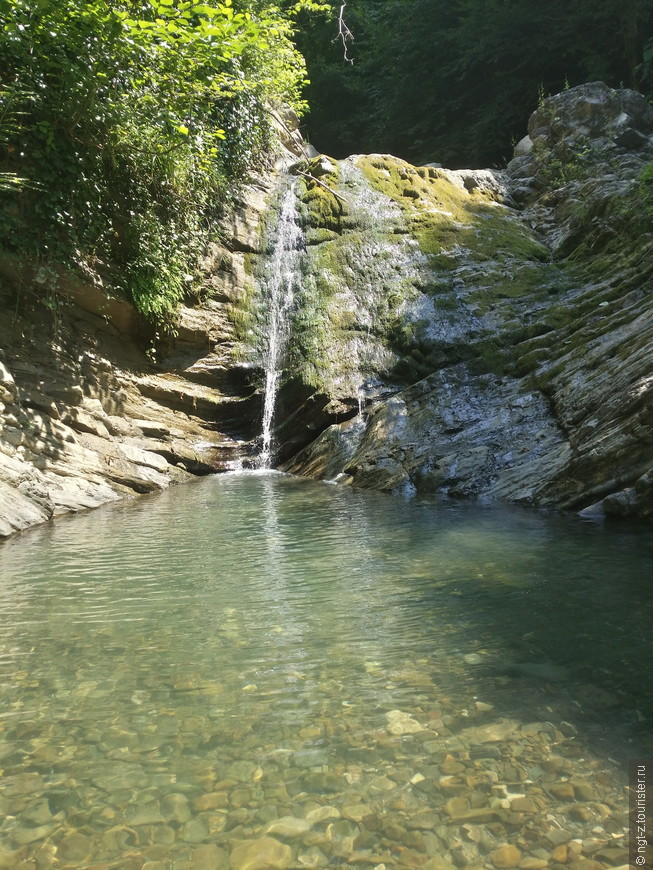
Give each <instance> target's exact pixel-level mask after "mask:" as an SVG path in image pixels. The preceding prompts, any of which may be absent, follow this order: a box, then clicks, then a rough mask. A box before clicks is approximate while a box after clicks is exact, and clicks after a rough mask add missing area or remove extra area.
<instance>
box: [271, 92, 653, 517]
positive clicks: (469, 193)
mask: <svg viewBox="0 0 653 870" xmlns="http://www.w3.org/2000/svg"><path fill="white" fill-rule="evenodd" d="M528 131H529V132H528V136H527V137H525V139H524V140H522V141H521V142H520V143H519V144H518V146H517V148H516V157H515V159H514V160H513V161H512V162H511V163H510V164H509V166H508V167H507V169H506V170H505V171H502V172H497V171H492V172H488V171H485V172H478V171H477V172H462V171H461V172H447V171H446V170H442V169H440V168H438V167H412V166H409V165H408V164H405V163H403V162H402V161H399V160H397V159H395V158H392V157H389V156H380V155H375V156H367V157H356V158H350V159H349V160H347V161H344V162H342V163H341V164H339V166H338V167H336V169H338V170H339V175H338V174H337V173H336V172H335V171H334V173H333V174H332V175H331V176H330V177H331V179H332V181H333V182H334V183H335V182H336V181H338V187H337V190H338V191H340V192H341V193H342V195H343V197H345V199H346V200H347V203H349V201H350V196H351V195H352V194H355V196H352V200H354V199H355V201H356V202H357V203H360V202H361V196H360V194H359V193H358V192H357V191H356V186H357V185H359V184H360V185H364V186H366V188H367V190H368V192H367V193H366V194H365V195H364V197H363V199H365V197H367V200H368V203H369V207H370V210H371V212H373V213H375V214H376V215H377V216H378V218H377V220H376V221H375V227H374V231H373V233H372V235H370V234H369V233H368V232H367V231H366V230H364V229H363V228H362V222H361V221H360V220H357V218H356V210H357V209H359V208H360V205H356V206H354V205H353V204H352V205H351V206H349V207H348V206H347V205H346V204H345V205H343V203H338V209H339V211H340V224H339V225H338V226H335V225H334V223H333V220H332V219H331V216H329V222H325V221H324V220H322V221H321V224H320V225H321V226H322V227H326V228H327V229H328V230H329V231H331V232H332V235H333V237H332V238H331V237H330V238H326V237H322V238H319V239H318V238H316V239H315V241H316V243H318V244H316V248H317V249H318V250H320V254H312V259H313V260H314V261H321V263H322V273H321V274H322V276H323V279H322V280H323V281H324V283H326V284H328V285H329V287H327V288H325V289H324V293H323V304H322V312H323V317H324V318H326V320H327V321H328V322H330V323H332V322H333V321H338V319H340V320H342V318H343V315H344V314H347V313H348V312H349V316H350V322H349V324H348V327H347V328H348V334H349V336H350V338H349V343H347V342H344V343H343V342H342V341H339V342H338V347H339V348H340V349H341V350H340V353H341V354H342V356H341V357H340V358H339V360H338V361H337V362H336V363H334V364H332V365H331V366H329V364H328V363H329V358H330V356H331V357H333V351H330V350H328V347H329V345H330V339H329V338H327V339H326V342H325V344H326V349H325V347H324V346H323V347H322V348H321V349H320V352H319V356H320V365H321V367H322V369H326V370H327V372H328V374H327V376H326V377H325V376H324V375H322V380H323V381H325V380H326V381H331V382H332V383H333V382H338V378H337V377H334V372H337V373H338V374H339V375H340V376H341V377H340V380H341V381H342V378H343V376H344V374H346V373H347V372H349V379H350V382H351V381H352V378H351V369H352V368H353V369H354V370H356V371H357V384H358V393H359V397H361V396H362V398H363V402H362V405H363V407H361V413H360V414H357V415H356V416H354V417H352V419H349V420H347V421H344V422H341V423H339V424H337V425H334V426H331V427H330V428H327V429H326V430H325V431H324V432H323V433H322V434H321V436H320V437H319V438H318V439H317V440H316V441H315V442H313V443H312V444H311V445H310V446H308V447H307V448H306V449H305V450H303V451H301V452H300V453H299V454H297V455H296V456H294V457H293V459H292V460H291V461H289V462H287V463H286V464H285V466H284V467H285V468H286V469H287V470H289V471H292V472H294V473H300V474H309V475H312V476H316V477H329V478H335V479H336V480H339V481H341V482H344V483H350V484H353V485H356V486H368V487H373V488H377V489H382V490H388V491H394V490H401V489H406V488H408V489H411V490H412V489H416V490H418V491H425V492H434V491H438V492H443V493H447V494H449V495H452V496H478V497H487V498H501V499H508V500H511V501H517V502H523V503H526V504H536V505H548V506H554V507H561V508H572V509H574V510H586V511H589V512H594V513H606V514H617V515H622V516H640V517H648V518H650V517H651V516H653V451H652V448H651V444H652V443H653V299H652V283H651V281H652V276H653V233H652V230H653V169H652V168H651V161H652V160H653V137H652V135H651V134H652V133H653V110H652V109H651V107H650V106H648V105H647V103H646V101H645V100H644V99H643V98H642V97H641V96H640V95H638V94H635V93H634V92H632V91H628V90H621V91H614V90H610V89H609V88H607V87H606V86H605V85H603V84H601V83H594V84H591V85H585V86H582V87H580V88H575V89H573V90H569V91H566V92H564V93H562V94H560V95H558V96H556V97H552V98H550V99H548V100H546V101H545V102H544V103H543V105H542V106H541V107H540V108H539V109H538V110H537V111H536V112H535V113H534V114H533V116H532V117H531V119H530V121H529V127H528ZM309 188H310V185H309ZM308 195H309V198H310V195H311V192H310V189H309V193H308ZM309 205H310V202H309ZM315 214H316V213H315V210H313V211H312V212H311V215H312V216H313V217H314V222H320V219H321V218H320V214H319V213H318V214H317V220H315ZM314 231H315V230H314V229H312V230H311V232H314ZM336 234H337V235H336ZM309 241H310V237H309ZM311 250H314V249H311ZM368 258H372V260H373V265H371V264H370V263H368V262H367V261H368ZM334 261H335V262H337V263H339V264H340V265H339V266H337V267H334V266H332V265H331V264H332V263H333V262H334ZM384 261H385V263H386V264H387V268H385V267H383V269H382V274H381V275H379V274H378V269H379V264H380V263H381V262H384ZM354 263H356V266H354ZM361 275H363V276H364V277H361ZM351 293H353V294H354V296H356V300H355V302H353V304H348V303H347V302H346V298H347V294H350V295H351ZM384 302H386V303H387V306H388V307H387V310H384V308H383V305H384ZM314 319H315V318H314ZM328 334H329V335H333V334H334V332H333V329H329V330H328ZM353 335H355V336H356V341H354V340H353V339H352V336H353ZM370 343H372V344H374V343H376V346H377V351H378V350H380V349H381V348H382V349H383V350H384V351H385V352H386V358H385V360H382V358H381V355H380V353H379V352H377V353H376V356H375V358H374V359H372V356H374V355H372V356H370V355H369V354H368V355H367V357H366V360H365V362H364V364H363V366H362V367H361V366H360V354H359V355H358V363H356V362H354V364H353V365H352V357H353V356H355V354H354V353H353V352H352V350H351V348H352V347H358V348H359V349H360V347H361V346H363V347H365V346H366V345H369V344H370ZM343 348H344V350H345V353H344V354H343ZM347 348H349V350H347ZM361 368H362V374H361ZM353 380H354V381H356V377H355V378H354V379H353ZM402 380H403V381H404V383H405V384H406V386H405V387H404V388H401V387H400V386H399V384H400V382H401V381H402ZM370 384H373V386H374V390H375V391H376V393H377V394H379V393H380V394H383V393H384V391H390V392H391V395H390V396H389V397H386V398H384V399H382V400H381V401H375V400H372V401H368V397H367V392H366V391H367V387H368V386H369V385H370ZM330 391H331V393H332V394H333V392H334V391H333V387H331V390H330ZM336 394H338V399H339V401H342V397H341V396H340V395H339V393H338V391H336ZM350 396H351V397H352V398H353V396H354V392H353V391H351V390H350Z"/></svg>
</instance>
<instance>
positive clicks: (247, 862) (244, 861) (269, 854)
mask: <svg viewBox="0 0 653 870" xmlns="http://www.w3.org/2000/svg"><path fill="white" fill-rule="evenodd" d="M229 860H230V862H231V867H232V870H286V868H287V867H289V866H290V865H291V864H292V860H293V852H292V849H291V848H290V846H287V845H286V844H285V843H280V842H279V841H278V840H275V839H274V837H259V839H258V840H252V841H251V842H248V843H241V844H240V846H236V848H235V849H234V850H233V852H232V853H231V856H230V858H229Z"/></svg>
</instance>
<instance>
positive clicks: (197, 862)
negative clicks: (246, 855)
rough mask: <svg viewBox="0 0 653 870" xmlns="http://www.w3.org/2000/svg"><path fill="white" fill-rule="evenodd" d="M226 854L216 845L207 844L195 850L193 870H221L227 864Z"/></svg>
mask: <svg viewBox="0 0 653 870" xmlns="http://www.w3.org/2000/svg"><path fill="white" fill-rule="evenodd" d="M225 858H226V852H225V851H224V849H221V848H220V847H219V846H216V845H215V843H207V844H206V845H204V846H198V847H197V849H194V850H193V859H192V861H193V863H192V870H220V868H221V867H222V865H223V864H224V862H225Z"/></svg>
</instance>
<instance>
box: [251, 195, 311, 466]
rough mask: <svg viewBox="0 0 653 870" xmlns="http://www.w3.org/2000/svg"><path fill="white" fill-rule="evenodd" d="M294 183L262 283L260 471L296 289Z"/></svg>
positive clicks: (298, 240)
mask: <svg viewBox="0 0 653 870" xmlns="http://www.w3.org/2000/svg"><path fill="white" fill-rule="evenodd" d="M295 186H296V180H295V179H293V180H291V183H290V185H289V187H288V189H287V190H286V192H285V194H284V196H283V199H282V201H281V207H280V209H279V221H278V223H277V228H276V236H275V238H274V243H273V249H272V260H271V267H270V274H269V277H268V279H267V281H266V282H265V293H266V296H267V302H268V322H267V345H266V348H265V353H264V357H263V365H264V368H265V391H264V400H263V427H262V439H261V452H260V454H259V460H258V464H259V467H260V468H269V467H270V466H271V463H272V455H273V445H272V427H273V423H274V412H275V406H276V398H277V392H278V390H279V380H280V377H281V372H282V365H283V358H284V353H285V350H286V348H287V345H288V334H289V316H290V313H291V311H292V307H293V303H294V300H295V294H296V292H297V289H298V288H299V281H300V266H301V258H302V252H303V249H304V234H303V232H302V229H301V227H300V225H299V213H298V210H297V195H296V191H295Z"/></svg>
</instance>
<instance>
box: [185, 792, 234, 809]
mask: <svg viewBox="0 0 653 870" xmlns="http://www.w3.org/2000/svg"><path fill="white" fill-rule="evenodd" d="M193 806H194V807H195V809H196V810H197V811H198V812H200V813H201V812H204V811H206V810H217V809H226V808H227V807H228V806H229V795H228V794H227V792H226V791H214V792H208V793H207V794H203V795H200V796H199V797H197V798H195V800H194V801H193Z"/></svg>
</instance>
